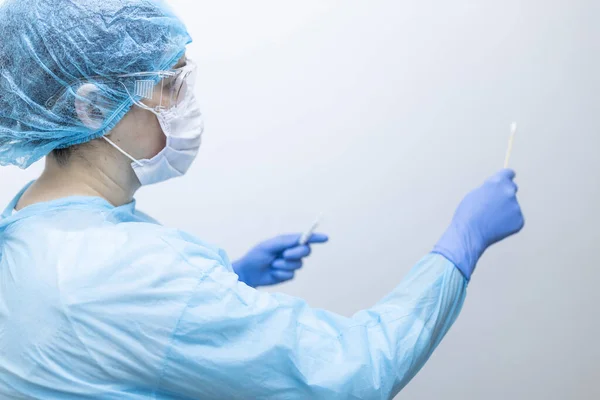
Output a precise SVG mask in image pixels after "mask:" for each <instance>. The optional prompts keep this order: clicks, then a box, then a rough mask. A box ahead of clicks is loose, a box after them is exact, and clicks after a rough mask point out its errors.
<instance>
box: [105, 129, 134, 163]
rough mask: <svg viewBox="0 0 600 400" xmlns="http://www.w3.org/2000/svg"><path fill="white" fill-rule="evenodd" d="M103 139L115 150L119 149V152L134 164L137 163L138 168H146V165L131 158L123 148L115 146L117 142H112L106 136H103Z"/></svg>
mask: <svg viewBox="0 0 600 400" xmlns="http://www.w3.org/2000/svg"><path fill="white" fill-rule="evenodd" d="M102 139H104V140H106V141H107V142H108V143H109V144H110V145H111V146H112V147H114V148H115V149H117V150H118V151H119V153H121V154H123V155H124V156H125V157H127V158H129V159H130V160H131V161H133V162H134V163H136V164H137V166H138V167H143V166H144V164H142V163H141V162H139V161H138V160H136V159H135V158H133V157H132V156H130V155H129V153H127V152H126V151H125V150H123V149H122V148H120V147H119V146H117V145H116V144H115V142H113V141H112V140H110V139H109V138H107V137H106V136H102Z"/></svg>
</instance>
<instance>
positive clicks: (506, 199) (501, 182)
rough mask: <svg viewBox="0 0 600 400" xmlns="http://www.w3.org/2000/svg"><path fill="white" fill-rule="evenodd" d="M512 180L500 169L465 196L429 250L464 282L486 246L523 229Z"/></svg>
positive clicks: (504, 170) (508, 170)
mask: <svg viewBox="0 0 600 400" xmlns="http://www.w3.org/2000/svg"><path fill="white" fill-rule="evenodd" d="M514 177H515V172H514V171H512V170H510V169H503V170H501V171H500V172H498V173H496V174H495V175H494V176H492V177H491V178H489V179H488V180H487V181H486V182H485V183H484V184H483V185H482V186H481V187H479V188H477V189H475V190H473V191H472V192H471V193H469V194H468V195H467V196H466V197H465V198H464V199H463V201H462V202H461V203H460V205H459V206H458V209H457V210H456V212H455V214H454V218H453V219H452V223H451V224H450V226H449V227H448V229H447V230H446V232H445V233H444V235H443V236H442V238H441V239H440V240H439V242H438V243H437V244H436V245H435V247H434V249H433V252H434V253H439V254H441V255H443V256H444V257H446V258H447V259H448V260H450V261H452V263H453V264H454V265H456V266H457V267H458V269H459V270H460V271H461V272H462V274H463V275H464V276H465V278H466V279H467V280H469V279H471V274H472V273H473V270H474V269H475V264H477V261H478V260H479V257H481V255H482V254H483V252H484V251H485V250H486V249H487V248H488V247H489V246H491V245H492V244H494V243H496V242H498V241H500V240H502V239H504V238H506V237H508V236H510V235H513V234H515V233H517V232H519V231H520V230H521V229H522V228H523V225H524V223H525V221H524V219H523V214H522V213H521V207H520V206H519V203H518V202H517V197H516V194H517V189H518V188H517V185H516V184H515V183H514V182H513V179H514Z"/></svg>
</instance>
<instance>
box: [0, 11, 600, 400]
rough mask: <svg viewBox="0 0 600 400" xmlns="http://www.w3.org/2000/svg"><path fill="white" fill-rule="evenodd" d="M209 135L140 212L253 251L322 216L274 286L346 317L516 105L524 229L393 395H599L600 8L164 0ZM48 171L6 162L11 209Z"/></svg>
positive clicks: (475, 165)
mask: <svg viewBox="0 0 600 400" xmlns="http://www.w3.org/2000/svg"><path fill="white" fill-rule="evenodd" d="M172 4H173V5H174V7H175V8H176V10H177V11H178V12H179V13H180V14H181V15H182V17H183V19H184V20H185V21H186V23H187V24H188V25H189V29H190V32H191V33H192V35H193V37H194V39H195V41H194V44H193V45H191V46H190V48H189V55H190V56H191V57H193V58H195V59H196V60H197V61H198V63H199V65H200V78H199V80H200V82H199V86H198V90H197V92H198V96H199V97H200V99H201V102H202V105H203V110H204V114H205V118H206V128H207V129H206V135H205V139H204V144H203V148H202V151H201V154H200V157H199V159H198V161H197V163H196V164H195V165H194V167H193V169H192V171H191V172H190V173H189V175H188V176H187V177H185V178H183V179H179V180H175V181H172V182H168V183H165V184H163V185H159V186H156V187H151V188H147V189H143V190H142V191H141V192H140V193H139V196H138V204H139V206H140V208H141V209H142V210H144V211H146V212H148V213H150V214H151V215H153V216H154V217H156V218H158V219H159V220H161V221H162V222H163V223H164V224H166V225H169V226H173V227H178V228H181V229H184V230H187V231H189V232H192V233H194V234H196V235H198V236H200V237H202V238H203V239H204V240H208V241H211V242H213V243H216V244H219V245H221V246H222V247H223V248H225V249H227V250H228V252H229V254H230V256H231V258H232V259H235V258H237V257H239V256H241V255H242V254H243V253H244V251H246V250H247V249H248V248H249V247H251V246H252V245H254V244H255V243H256V242H258V241H260V240H262V239H266V238H269V237H271V236H273V235H275V234H278V233H282V232H295V231H301V230H303V229H305V228H306V227H308V226H309V225H310V223H311V222H312V220H313V219H314V217H315V216H316V215H317V214H318V213H320V212H323V213H324V214H325V221H324V223H323V226H322V230H323V231H325V232H327V233H329V234H330V235H331V242H330V243H329V244H327V245H325V246H322V247H320V248H318V249H315V251H314V254H313V256H312V257H311V258H310V259H309V261H308V262H307V263H306V266H305V268H304V269H303V270H302V271H301V272H300V273H299V275H298V277H297V279H296V280H295V281H293V282H292V283H289V284H285V285H282V286H279V287H275V288H274V289H273V290H280V291H285V292H287V293H290V294H293V295H297V296H302V297H304V298H306V299H307V300H308V301H309V303H310V304H311V305H313V306H315V307H322V308H327V309H330V310H333V311H336V312H339V313H342V314H345V315H351V314H353V313H354V312H355V311H357V310H359V309H361V308H366V307H369V306H370V305H372V304H373V303H375V302H376V301H377V300H379V299H380V298H381V297H383V295H385V294H386V293H387V292H389V291H390V290H391V289H392V288H393V287H394V286H395V285H396V284H397V283H398V282H399V281H400V280H401V279H402V277H403V275H404V274H405V273H406V272H407V271H408V269H409V268H410V267H411V266H412V265H413V264H414V263H415V262H416V261H417V260H418V259H419V258H420V257H421V256H423V255H424V254H426V253H427V252H428V251H429V250H430V249H431V247H432V245H433V244H434V243H435V241H436V240H437V238H438V236H439V235H440V234H441V232H442V231H443V230H444V228H445V226H446V225H447V223H448V222H449V220H450V217H451V215H452V212H453V210H454V208H455V206H456V205H457V204H458V202H459V201H460V199H461V198H462V196H463V195H464V194H465V193H466V192H467V191H468V190H470V189H471V188H473V187H474V186H476V185H478V184H479V183H480V182H481V181H482V180H484V179H485V178H486V177H487V176H488V175H490V174H492V173H493V172H495V171H496V170H498V169H499V168H501V167H502V163H503V159H504V152H505V149H506V143H507V139H508V133H509V125H510V123H511V122H512V121H513V120H516V121H518V122H519V127H520V131H519V132H518V136H517V138H516V141H515V147H514V152H513V158H512V160H511V164H512V167H514V168H515V169H516V170H517V173H518V178H517V180H518V183H519V185H520V187H521V190H520V192H519V196H520V200H521V203H522V206H523V209H524V212H525V216H526V220H527V225H526V227H525V230H524V231H523V232H522V234H520V235H519V236H516V237H514V238H511V239H510V240H507V241H506V242H504V243H502V244H500V245H498V246H496V247H494V248H493V249H491V250H490V251H489V252H488V253H486V255H485V256H484V258H483V259H482V260H481V263H480V264H479V267H478V270H477V271H476V273H475V275H474V278H473V280H472V282H471V284H470V287H469V293H468V296H467V301H466V304H465V307H464V309H463V313H462V315H461V316H460V317H459V319H458V321H457V323H456V324H455V326H454V327H453V329H452V330H451V331H450V333H449V334H448V336H447V337H446V339H445V340H444V341H443V342H442V344H441V346H440V347H439V349H438V351H437V352H436V353H435V354H434V355H433V357H432V358H431V360H430V362H429V363H428V364H427V365H426V367H425V368H424V369H423V370H422V371H421V373H419V375H418V376H417V377H416V378H415V379H414V381H413V382H412V383H411V384H410V385H409V386H408V387H407V388H406V389H405V390H404V391H403V392H402V393H401V394H400V395H399V396H398V398H400V399H413V400H417V399H428V400H429V399H431V400H433V399H445V400H451V399H456V400H458V399H461V400H464V399H486V400H495V399H498V400H500V399H502V400H505V399H513V400H517V399H523V400H525V399H527V400H533V399H540V400H541V399H544V400H551V399H598V398H600V384H599V383H598V378H599V377H600V368H599V366H598V362H599V361H600V346H599V345H598V340H599V339H600V322H599V318H598V316H599V312H598V303H599V300H600V294H599V292H598V285H599V282H600V269H599V265H598V243H599V240H600V232H599V228H600V211H599V210H598V205H599V202H600V189H599V185H598V176H599V173H600V158H599V157H598V151H599V146H600V139H599V138H598V135H599V133H600V132H599V128H600V99H599V96H600V95H599V94H600V78H599V77H600V56H599V54H600V23H599V22H598V21H600V2H598V1H597V0H589V1H585V0H562V1H558V0H544V1H542V0H528V1H524V0H522V1H515V0H504V1H498V0H497V1H491V0H480V1H473V0H458V1H427V0H419V1H416V0H411V1H392V0H388V1H376V0H374V1H324V0H304V1H295V2H292V1H276V0H270V1H267V0H255V1H252V2H250V1H242V0H238V1H232V0H218V1H216V0H214V1H192V0H178V1H172ZM40 170H41V165H40V164H38V165H35V166H34V167H32V168H30V169H29V170H28V171H25V172H23V171H20V170H17V169H15V168H3V169H2V170H1V173H0V174H1V175H0V185H1V187H2V191H1V193H0V200H2V201H3V202H4V203H6V202H8V201H9V199H10V198H11V197H12V196H13V195H14V194H15V192H16V191H17V190H18V189H19V188H20V187H21V186H22V185H23V184H24V183H25V182H26V181H28V180H29V179H32V178H34V177H35V176H36V175H37V174H38V173H39V171H40Z"/></svg>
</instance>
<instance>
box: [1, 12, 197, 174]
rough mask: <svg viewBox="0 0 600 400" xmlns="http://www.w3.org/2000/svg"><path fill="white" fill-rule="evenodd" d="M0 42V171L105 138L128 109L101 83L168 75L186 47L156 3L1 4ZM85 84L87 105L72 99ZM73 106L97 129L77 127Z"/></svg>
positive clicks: (117, 88) (125, 98) (113, 87)
mask: <svg viewBox="0 0 600 400" xmlns="http://www.w3.org/2000/svg"><path fill="white" fill-rule="evenodd" d="M0 36H1V37H2V40H1V41H0V165H8V164H12V165H17V166H19V167H21V168H26V167H28V166H29V165H31V164H32V163H33V162H35V161H37V160H39V159H40V158H42V157H43V156H45V155H47V154H48V153H49V152H50V151H52V150H54V149H58V148H65V147H69V146H72V145H75V144H80V143H84V142H88V141H90V140H92V139H95V138H98V137H101V136H103V135H105V134H106V133H107V132H109V131H110V130H111V129H112V128H113V127H114V126H115V125H116V124H117V123H118V122H119V121H120V120H121V118H123V116H124V115H125V114H126V113H127V111H128V110H129V109H130V108H131V106H132V104H133V101H132V99H131V97H130V96H129V94H128V93H127V90H125V89H124V87H123V85H122V84H121V83H119V82H117V81H115V80H107V79H106V78H107V77H114V76H117V75H122V74H131V73H137V72H154V71H159V70H164V69H169V68H171V67H172V66H174V65H175V64H176V63H177V60H178V59H179V58H181V56H182V55H183V54H184V52H185V46H186V45H187V44H188V43H189V42H190V41H191V38H190V36H189V34H188V33H187V30H186V28H185V26H184V25H183V23H182V22H181V21H180V20H179V19H178V18H177V17H176V16H175V15H174V14H173V12H172V11H171V10H170V9H169V8H168V7H167V5H166V4H165V3H164V2H162V1H157V0H152V1H151V0H93V1H84V2H81V1H75V0H6V1H4V2H2V3H1V5H0ZM147 79H149V78H147ZM152 79H154V80H155V81H158V79H159V78H158V77H155V78H152ZM83 84H93V85H95V87H96V88H97V90H96V91H95V92H94V97H93V98H87V97H86V98H84V99H82V96H81V94H80V95H78V94H77V90H78V89H79V88H80V87H81V86H82V85H83ZM76 99H79V100H84V101H85V102H89V103H90V104H91V105H93V107H94V115H96V116H98V120H97V121H96V122H97V124H98V126H89V124H88V125H85V124H84V123H83V122H82V121H81V120H80V118H79V117H78V115H77V112H76V108H75V100H76ZM136 100H137V99H136ZM86 104H87V103H86Z"/></svg>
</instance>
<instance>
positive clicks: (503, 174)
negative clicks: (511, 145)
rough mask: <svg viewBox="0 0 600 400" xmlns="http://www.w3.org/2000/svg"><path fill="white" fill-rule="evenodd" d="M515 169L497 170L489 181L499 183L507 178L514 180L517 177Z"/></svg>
mask: <svg viewBox="0 0 600 400" xmlns="http://www.w3.org/2000/svg"><path fill="white" fill-rule="evenodd" d="M515 175H516V174H515V171H513V170H512V169H508V168H505V169H501V170H500V171H498V172H496V173H495V174H494V175H492V176H491V177H490V178H489V179H488V182H493V183H499V182H503V181H506V180H509V181H512V180H513V179H514V178H515Z"/></svg>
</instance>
